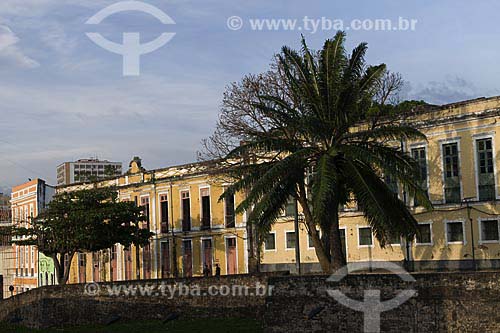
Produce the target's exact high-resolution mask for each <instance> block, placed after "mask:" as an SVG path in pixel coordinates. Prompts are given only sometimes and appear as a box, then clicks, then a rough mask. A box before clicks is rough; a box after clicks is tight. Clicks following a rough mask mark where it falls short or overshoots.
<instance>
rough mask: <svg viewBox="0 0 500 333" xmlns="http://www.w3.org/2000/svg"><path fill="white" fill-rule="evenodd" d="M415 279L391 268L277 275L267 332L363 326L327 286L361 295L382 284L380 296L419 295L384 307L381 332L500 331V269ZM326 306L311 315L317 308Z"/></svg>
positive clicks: (358, 329) (345, 329) (273, 280)
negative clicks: (341, 274)
mask: <svg viewBox="0 0 500 333" xmlns="http://www.w3.org/2000/svg"><path fill="white" fill-rule="evenodd" d="M413 276H414V278H415V279H416V281H415V282H413V283H409V282H404V281H402V280H401V279H400V278H399V277H397V276H394V275H388V274H365V275H351V276H348V277H347V278H345V279H343V280H342V281H341V282H340V283H333V282H326V278H325V277H324V276H312V277H305V278H299V277H284V278H281V277H275V278H271V279H270V280H269V283H270V284H272V285H274V289H273V291H274V292H273V296H272V297H271V298H268V300H267V304H266V306H267V308H266V315H265V322H266V327H267V330H268V331H269V332H286V331H288V332H325V331H329V332H362V331H363V314H362V313H361V312H356V311H354V310H351V309H348V308H346V307H344V306H342V305H340V304H338V303H337V302H336V301H335V300H334V299H333V298H331V297H330V296H328V294H327V290H328V289H340V290H341V291H342V292H343V293H344V294H346V295H348V296H350V297H351V298H354V299H358V300H362V299H363V295H364V291H365V290H367V289H379V290H381V296H382V300H386V299H390V298H392V297H393V296H394V295H395V294H396V293H397V291H398V290H403V289H414V290H416V291H417V296H416V297H414V298H412V299H410V300H409V301H408V302H406V303H404V304H403V305H401V306H400V307H398V308H396V309H394V310H390V311H387V312H384V313H382V315H381V332H500V312H499V311H498V309H499V306H500V273H497V272H478V273H474V272H469V273H465V272H460V273H430V274H428V273H419V274H414V275H413ZM319 309H322V310H321V312H319V313H318V314H317V315H316V316H315V317H314V318H312V319H307V317H308V316H309V314H310V313H311V312H312V311H314V310H319Z"/></svg>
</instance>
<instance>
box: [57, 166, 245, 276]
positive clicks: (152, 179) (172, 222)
mask: <svg viewBox="0 0 500 333" xmlns="http://www.w3.org/2000/svg"><path fill="white" fill-rule="evenodd" d="M210 171H211V170H210V168H209V166H208V164H199V163H196V164H189V165H181V166H175V167H169V168H165V169H158V170H150V171H146V170H144V168H142V166H141V162H140V159H138V158H134V160H133V161H132V162H131V164H130V169H129V170H128V172H127V173H126V175H123V176H120V177H117V178H114V179H110V180H104V181H100V182H97V183H93V184H92V183H88V184H75V185H71V186H63V187H59V188H58V192H62V191H75V190H79V189H84V188H91V187H93V186H100V187H106V186H113V187H115V188H116V189H117V190H118V194H119V198H120V200H126V201H132V202H135V203H136V204H137V205H141V206H145V214H146V215H147V216H148V221H147V223H145V224H144V226H143V227H144V228H148V229H149V230H151V231H152V232H153V233H154V234H155V235H154V236H153V238H152V240H151V243H150V245H149V246H146V247H144V248H136V247H135V246H131V247H129V248H125V247H123V246H121V245H116V246H115V247H113V248H112V249H110V250H108V251H100V252H96V253H81V254H78V255H76V256H75V257H74V261H73V262H72V269H71V274H70V280H69V282H70V283H71V282H73V283H76V282H89V281H111V280H112V281H117V280H130V279H137V278H141V279H151V278H154V279H157V278H166V277H172V276H174V275H176V273H177V275H178V276H184V277H189V276H199V275H202V274H203V269H204V268H205V267H206V268H208V270H210V271H211V272H212V274H215V270H216V265H218V266H219V267H220V270H221V274H241V273H246V272H247V261H248V260H247V251H246V246H247V243H246V242H245V240H246V228H245V226H246V223H245V217H244V216H243V215H236V214H235V206H236V205H237V203H238V202H239V201H241V196H240V195H236V196H235V197H234V198H231V199H229V200H226V201H224V202H219V201H218V200H219V197H220V195H221V194H222V193H223V188H224V185H225V184H224V182H223V181H221V179H220V178H218V176H217V175H213V174H211V173H210ZM137 259H138V260H137Z"/></svg>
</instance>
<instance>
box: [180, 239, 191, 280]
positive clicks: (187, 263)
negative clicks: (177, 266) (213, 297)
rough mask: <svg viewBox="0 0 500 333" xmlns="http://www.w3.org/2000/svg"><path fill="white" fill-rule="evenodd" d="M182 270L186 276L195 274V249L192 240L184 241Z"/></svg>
mask: <svg viewBox="0 0 500 333" xmlns="http://www.w3.org/2000/svg"><path fill="white" fill-rule="evenodd" d="M182 245H183V246H182V251H183V253H182V270H183V272H184V277H191V276H193V249H192V246H191V240H184V241H182Z"/></svg>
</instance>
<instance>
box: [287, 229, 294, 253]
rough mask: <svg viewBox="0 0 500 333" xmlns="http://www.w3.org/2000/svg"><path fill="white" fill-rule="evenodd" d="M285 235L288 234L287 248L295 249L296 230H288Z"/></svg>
mask: <svg viewBox="0 0 500 333" xmlns="http://www.w3.org/2000/svg"><path fill="white" fill-rule="evenodd" d="M285 236H286V248H287V249H295V232H294V231H287V232H286V234H285Z"/></svg>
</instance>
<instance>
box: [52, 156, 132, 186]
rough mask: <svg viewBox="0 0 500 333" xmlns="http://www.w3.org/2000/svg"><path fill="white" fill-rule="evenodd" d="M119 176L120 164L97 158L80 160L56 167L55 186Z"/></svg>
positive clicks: (120, 171)
mask: <svg viewBox="0 0 500 333" xmlns="http://www.w3.org/2000/svg"><path fill="white" fill-rule="evenodd" d="M121 174H122V163H121V162H110V161H106V160H98V159H97V158H90V159H80V160H78V161H76V162H64V163H62V164H60V165H58V166H57V185H69V184H73V183H79V182H84V181H89V180H98V179H103V178H109V177H114V176H119V175H121Z"/></svg>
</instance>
